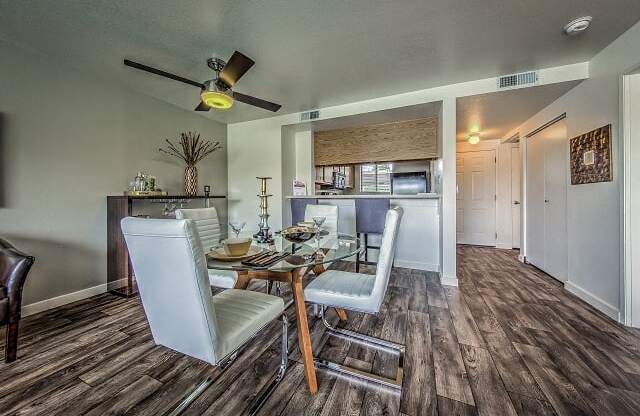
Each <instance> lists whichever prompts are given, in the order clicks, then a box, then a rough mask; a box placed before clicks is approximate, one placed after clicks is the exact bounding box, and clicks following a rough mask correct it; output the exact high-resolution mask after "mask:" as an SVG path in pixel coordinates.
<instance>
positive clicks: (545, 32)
mask: <svg viewBox="0 0 640 416" xmlns="http://www.w3.org/2000/svg"><path fill="white" fill-rule="evenodd" d="M584 14H590V15H593V16H594V20H593V26H592V28H591V29H590V30H589V31H588V32H587V33H585V34H584V35H582V36H580V37H574V38H569V37H565V36H563V35H562V33H561V28H562V26H563V25H564V24H565V23H566V22H567V21H569V20H570V19H572V18H575V17H577V16H580V15H584ZM639 18H640V1H638V0H607V1H600V0H563V1H558V0H536V1H531V0H484V1H477V0H403V1H399V0H397V1H389V0H351V1H338V0H324V1H318V0H295V1H294V0H290V1H283V0H272V1H239V0H235V1H231V0H229V1H223V0H181V1H175V0H153V1H152V0H136V1H131V0H126V1H125V0H93V1H85V2H81V1H75V0H57V1H50V0H21V1H16V0H0V37H2V38H5V39H7V40H10V41H13V42H16V43H19V44H22V45H23V46H25V47H29V48H31V49H35V50H37V51H40V52H42V53H44V54H47V55H51V56H55V57H56V59H60V60H62V61H65V62H69V63H70V64H71V65H73V66H76V67H78V68H84V69H87V70H89V71H92V72H93V73H95V74H96V75H97V76H98V78H99V79H100V78H101V79H108V80H116V81H118V82H121V83H123V84H125V85H126V86H128V87H130V88H134V89H137V90H139V91H144V92H145V93H147V94H149V95H152V96H154V97H157V98H159V99H162V100H165V101H168V102H170V103H173V104H176V105H178V106H181V107H184V108H187V109H192V108H193V107H194V106H195V105H196V104H197V101H198V98H197V95H198V91H197V89H193V88H192V87H188V86H186V85H182V84H179V83H176V82H172V81H169V80H164V79H160V78H158V77H155V76H152V75H148V74H144V73H138V72H136V71H135V70H133V69H131V68H125V67H123V65H122V59H123V58H125V57H127V58H130V59H134V60H138V61H140V62H143V63H146V64H149V65H153V66H158V67H160V68H162V69H165V70H167V71H171V72H175V73H178V74H181V75H183V76H185V77H189V78H193V79H196V80H205V79H207V78H210V77H211V72H210V71H209V70H208V68H207V67H206V65H205V61H206V58H207V57H209V56H211V55H213V54H217V55H220V56H222V57H228V56H230V55H231V53H232V52H233V51H234V50H235V49H237V50H240V51H241V52H243V53H245V54H247V55H248V56H250V57H252V58H253V59H254V60H255V61H256V62H257V63H256V65H255V66H254V67H253V69H251V71H250V72H249V73H248V74H247V75H246V76H245V78H243V79H242V80H241V81H240V82H239V83H238V84H237V90H238V91H240V92H243V93H247V94H252V95H256V96H258V97H262V98H265V99H269V100H272V101H276V102H279V103H281V104H283V108H282V110H280V114H282V113H288V112H296V111H301V110H307V109H313V108H319V107H325V106H329V105H337V104H343V103H348V102H353V101H357V100H363V99H369V98H374V97H379V96H385V95H390V94H395V93H401V92H406V91H411V90H416V89H422V88H428V87H433V86H438V85H445V84H450V83H454V82H460V81H467V80H473V79H480V78H485V77H490V76H495V75H497V74H505V73H511V72H516V71H520V70H528V69H534V68H543V67H552V66H557V65H564V64H570V63H575V62H583V61H586V60H588V59H590V58H591V57H592V56H593V55H595V54H596V53H597V52H598V51H599V50H601V49H602V48H603V47H604V46H606V45H607V44H609V43H610V42H611V41H613V40H614V39H615V38H616V37H617V36H619V35H620V34H621V33H623V32H624V31H625V30H626V29H627V28H629V27H630V26H631V25H632V24H633V23H635V22H636V21H637V20H638V19H639ZM53 62H55V60H54V61H53ZM271 115H272V113H270V112H267V111H264V110H258V109H253V108H251V107H249V106H247V105H244V104H237V105H236V106H234V108H233V109H231V110H230V111H227V112H217V113H211V114H210V115H209V116H210V117H214V118H216V119H218V120H221V121H225V122H234V121H242V120H250V119H256V118H263V117H268V116H271Z"/></svg>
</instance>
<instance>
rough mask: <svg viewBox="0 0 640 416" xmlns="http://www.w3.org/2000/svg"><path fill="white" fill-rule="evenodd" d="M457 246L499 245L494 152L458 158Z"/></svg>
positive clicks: (471, 153)
mask: <svg viewBox="0 0 640 416" xmlns="http://www.w3.org/2000/svg"><path fill="white" fill-rule="evenodd" d="M456 169H457V172H456V178H457V181H458V194H457V210H458V211H457V237H458V243H461V244H474V245H481V246H495V245H496V200H495V195H496V163H495V151H494V150H488V151H479V152H465V153H458V155H457V168H456Z"/></svg>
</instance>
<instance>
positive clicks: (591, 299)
mask: <svg viewBox="0 0 640 416" xmlns="http://www.w3.org/2000/svg"><path fill="white" fill-rule="evenodd" d="M564 288H565V289H567V291H569V292H571V293H573V294H574V295H576V296H577V297H579V298H580V299H582V300H583V301H585V302H587V303H588V304H590V305H591V306H593V307H594V308H596V309H598V310H599V311H600V312H602V313H604V314H605V315H607V316H608V317H609V318H611V319H613V320H615V321H616V322H620V311H619V310H618V309H617V308H616V307H615V306H613V305H611V304H609V303H607V302H605V301H603V300H602V299H600V298H599V297H597V296H596V295H594V294H593V293H591V292H589V291H587V290H585V289H583V288H581V287H580V286H578V285H576V284H575V283H572V282H570V281H567V282H565V284H564Z"/></svg>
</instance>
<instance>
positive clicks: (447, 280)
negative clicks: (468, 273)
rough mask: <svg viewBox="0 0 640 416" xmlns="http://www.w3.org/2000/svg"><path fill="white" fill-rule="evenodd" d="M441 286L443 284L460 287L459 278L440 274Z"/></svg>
mask: <svg viewBox="0 0 640 416" xmlns="http://www.w3.org/2000/svg"><path fill="white" fill-rule="evenodd" d="M440 284H442V285H443V286H455V287H458V277H457V276H455V275H453V276H446V275H444V274H440Z"/></svg>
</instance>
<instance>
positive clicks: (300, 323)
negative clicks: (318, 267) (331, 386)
mask: <svg viewBox="0 0 640 416" xmlns="http://www.w3.org/2000/svg"><path fill="white" fill-rule="evenodd" d="M307 271H308V268H307V267H300V268H298V269H295V270H293V271H291V272H270V271H241V272H238V279H237V280H236V284H235V286H234V288H235V289H246V288H247V286H249V283H250V282H251V280H252V279H262V280H268V281H270V282H271V281H278V282H286V283H289V284H290V285H291V291H292V293H293V303H294V305H295V307H296V324H297V327H298V344H299V346H300V352H301V353H302V361H303V364H304V375H305V378H306V379H307V385H308V386H309V391H310V392H311V394H316V393H317V392H318V381H317V379H316V369H315V367H314V365H313V350H312V348H311V334H309V321H308V319H307V307H306V305H305V302H304V290H303V287H302V278H303V277H304V275H305V274H306V273H307ZM345 319H346V314H345Z"/></svg>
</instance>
